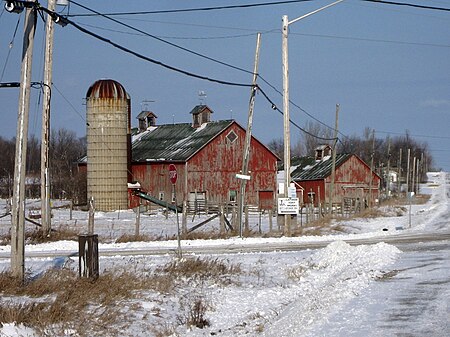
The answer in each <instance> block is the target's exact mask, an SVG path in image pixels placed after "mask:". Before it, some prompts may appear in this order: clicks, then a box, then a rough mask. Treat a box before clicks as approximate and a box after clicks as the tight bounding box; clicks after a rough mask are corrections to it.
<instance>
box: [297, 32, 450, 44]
mask: <svg viewBox="0 0 450 337" xmlns="http://www.w3.org/2000/svg"><path fill="white" fill-rule="evenodd" d="M289 34H290V35H301V36H312V37H322V38H328V39H341V40H354V41H365V42H378V43H392V44H402V45H413V46H428V47H441V48H449V47H450V45H448V44H437V43H423V42H406V41H398V40H397V41H396V40H384V39H369V38H360V37H349V36H338V35H324V34H305V33H292V32H291V33H289Z"/></svg>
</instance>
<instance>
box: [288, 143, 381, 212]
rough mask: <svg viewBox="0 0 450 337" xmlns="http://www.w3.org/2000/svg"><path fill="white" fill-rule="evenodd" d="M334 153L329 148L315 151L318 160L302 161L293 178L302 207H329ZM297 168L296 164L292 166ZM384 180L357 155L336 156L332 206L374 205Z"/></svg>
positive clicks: (307, 158)
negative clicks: (348, 203) (310, 205)
mask: <svg viewBox="0 0 450 337" xmlns="http://www.w3.org/2000/svg"><path fill="white" fill-rule="evenodd" d="M332 163H333V160H332V153H331V147H330V146H328V145H325V146H320V147H318V148H317V149H316V156H315V157H303V158H299V159H298V160H297V162H296V165H295V166H296V169H295V170H294V171H293V172H292V174H291V178H292V180H293V181H294V182H295V183H296V184H297V186H298V192H299V194H302V195H303V198H302V202H303V203H305V204H306V203H313V204H314V205H316V206H317V205H318V204H319V203H322V204H323V203H329V201H330V188H331V186H332V166H333V165H332ZM293 166H294V164H293ZM380 181H381V178H380V176H378V175H377V174H376V173H375V172H373V171H372V170H371V169H370V166H368V165H367V164H366V163H365V162H364V161H363V160H362V159H360V158H359V157H358V156H357V155H355V154H337V155H336V162H335V179H334V185H333V188H332V196H331V199H332V202H333V203H342V202H344V201H351V202H352V203H358V202H359V203H361V204H366V205H370V204H372V205H373V204H375V203H376V202H377V201H378V198H379V190H380Z"/></svg>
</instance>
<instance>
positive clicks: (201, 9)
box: [70, 0, 450, 17]
mask: <svg viewBox="0 0 450 337" xmlns="http://www.w3.org/2000/svg"><path fill="white" fill-rule="evenodd" d="M311 1H314V0H290V1H272V2H264V3H250V4H242V5H229V6H215V7H198V8H185V9H168V10H156V11H135V12H116V13H107V14H106V15H108V16H123V15H128V16H130V15H147V14H170V13H186V12H205V11H215V10H226V9H240V8H253V7H263V6H276V5H285V4H293V3H301V2H311ZM360 1H363V2H373V3H381V4H386V5H396V6H405V7H413V8H420V9H429V10H439V11H450V8H445V7H437V6H426V5H417V4H413V3H405V2H396V1H383V0H360ZM70 2H71V3H75V2H74V1H70ZM75 4H76V3H75ZM97 15H99V14H94V13H91V14H70V16H71V17H81V16H85V17H86V16H97Z"/></svg>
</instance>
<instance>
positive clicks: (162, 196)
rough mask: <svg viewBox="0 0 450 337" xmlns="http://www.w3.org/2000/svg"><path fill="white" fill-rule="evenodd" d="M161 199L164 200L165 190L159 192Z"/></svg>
mask: <svg viewBox="0 0 450 337" xmlns="http://www.w3.org/2000/svg"><path fill="white" fill-rule="evenodd" d="M159 200H164V192H163V191H161V192H159Z"/></svg>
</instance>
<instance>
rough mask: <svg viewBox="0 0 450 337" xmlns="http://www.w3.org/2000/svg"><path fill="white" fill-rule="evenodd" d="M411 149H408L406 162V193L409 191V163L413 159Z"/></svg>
mask: <svg viewBox="0 0 450 337" xmlns="http://www.w3.org/2000/svg"><path fill="white" fill-rule="evenodd" d="M410 157H411V149H408V157H407V159H406V160H407V162H406V194H408V192H409V163H410V161H411V158H410Z"/></svg>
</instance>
